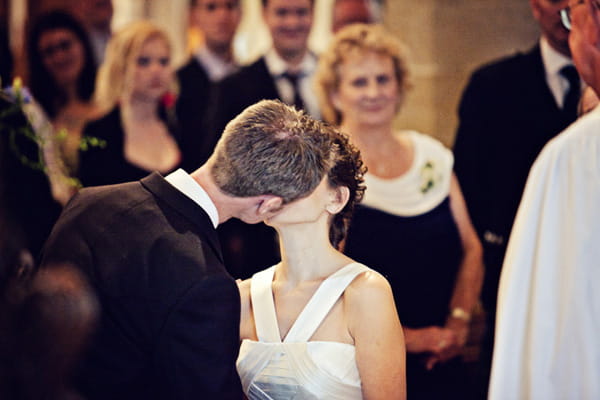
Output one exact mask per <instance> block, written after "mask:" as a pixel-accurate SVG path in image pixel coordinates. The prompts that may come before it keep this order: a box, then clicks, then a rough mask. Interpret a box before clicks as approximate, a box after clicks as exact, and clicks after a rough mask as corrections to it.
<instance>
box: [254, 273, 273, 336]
mask: <svg viewBox="0 0 600 400" xmlns="http://www.w3.org/2000/svg"><path fill="white" fill-rule="evenodd" d="M274 274H275V266H273V267H271V268H267V269H265V270H263V271H260V272H257V273H256V274H254V275H253V276H252V280H251V281H250V298H251V299H252V313H253V315H254V324H255V326H256V335H257V336H258V340H259V341H261V342H269V343H281V335H280V333H279V325H278V324H277V314H276V313H275V302H274V301H273V289H272V287H273V275H274Z"/></svg>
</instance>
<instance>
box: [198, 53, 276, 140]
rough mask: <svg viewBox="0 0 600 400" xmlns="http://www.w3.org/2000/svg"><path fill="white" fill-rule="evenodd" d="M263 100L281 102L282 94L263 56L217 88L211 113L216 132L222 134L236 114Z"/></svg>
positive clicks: (229, 77) (223, 81)
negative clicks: (278, 100) (280, 94)
mask: <svg viewBox="0 0 600 400" xmlns="http://www.w3.org/2000/svg"><path fill="white" fill-rule="evenodd" d="M264 99H267V100H275V99H279V93H278V92H277V87H276V86H275V81H274V80H273V78H272V77H271V74H270V73H269V70H268V69H267V64H266V62H265V59H264V57H261V58H259V59H258V60H257V61H255V62H254V63H252V64H250V65H248V66H245V67H243V68H241V69H240V70H239V71H238V72H236V73H235V74H232V75H230V76H228V77H227V78H225V79H223V80H222V81H221V82H220V83H219V84H218V85H217V89H216V93H215V99H214V103H213V104H214V107H213V108H212V109H211V110H210V114H211V119H212V130H213V132H215V133H217V134H218V135H220V133H221V132H223V129H224V128H225V125H227V123H228V122H229V121H231V120H232V119H233V118H234V117H235V116H236V115H238V114H239V113H241V112H242V111H243V110H244V109H245V108H246V107H248V106H251V105H252V104H254V103H256V102H258V101H260V100H264Z"/></svg>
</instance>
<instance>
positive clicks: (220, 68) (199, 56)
mask: <svg viewBox="0 0 600 400" xmlns="http://www.w3.org/2000/svg"><path fill="white" fill-rule="evenodd" d="M194 57H196V60H198V62H199V63H200V65H202V66H203V67H204V70H205V71H206V73H207V75H208V79H210V81H211V82H218V81H220V80H222V79H223V78H225V77H227V76H229V75H231V74H232V73H234V72H236V71H237V70H238V65H237V64H236V63H235V61H231V62H227V61H225V60H223V59H222V58H221V57H219V56H217V55H216V54H215V53H213V52H212V51H210V50H209V48H208V47H206V46H202V47H200V48H199V49H198V50H197V51H196V53H195V54H194Z"/></svg>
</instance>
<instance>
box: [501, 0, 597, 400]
mask: <svg viewBox="0 0 600 400" xmlns="http://www.w3.org/2000/svg"><path fill="white" fill-rule="evenodd" d="M569 6H570V10H569V12H570V21H571V22H572V32H571V35H570V47H571V51H572V53H573V59H574V62H575V65H576V67H577V69H578V71H579V73H580V74H581V76H582V78H583V79H584V80H585V81H586V83H587V84H589V85H590V86H591V87H592V88H593V89H594V90H595V91H596V93H599V92H600V91H599V89H600V22H599V21H600V3H599V2H598V0H585V1H580V0H571V1H570V2H569ZM563 14H564V13H563ZM565 17H567V16H566V15H565ZM568 21H569V20H567V22H568ZM507 159H508V160H510V155H509V154H507ZM489 399H490V400H512V399H515V400H516V399H519V400H520V399H532V400H537V399H540V400H542V399H543V400H553V399H557V400H558V399H600V108H597V109H595V110H593V111H592V112H590V113H589V114H587V115H585V116H584V117H582V118H581V119H579V120H578V121H576V122H575V123H574V124H573V125H571V126H570V127H569V128H567V129H566V130H565V131H564V132H563V133H561V134H560V135H559V136H557V137H556V138H555V139H554V140H552V141H551V142H549V143H548V144H547V145H546V147H545V148H544V150H543V151H542V153H541V154H540V156H539V157H538V159H537V161H536V162H535V164H534V165H533V167H532V169H531V171H530V175H529V178H528V181H527V186H526V188H525V192H524V194H523V198H522V201H521V205H520V208H519V211H518V213H517V217H516V220H515V224H514V227H513V231H512V234H511V237H510V241H509V245H508V250H507V253H506V258H505V260H504V266H503V269H502V276H501V280H500V288H499V294H498V310H497V320H496V343H495V346H494V358H493V364H492V376H491V381H490V388H489Z"/></svg>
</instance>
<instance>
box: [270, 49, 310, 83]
mask: <svg viewBox="0 0 600 400" xmlns="http://www.w3.org/2000/svg"><path fill="white" fill-rule="evenodd" d="M265 63H267V69H268V70H269V73H270V74H271V75H272V76H274V77H279V76H281V75H282V74H283V73H285V72H286V71H288V70H290V71H293V72H297V73H300V74H301V75H304V76H308V75H312V73H313V72H314V70H315V69H316V68H317V57H316V56H315V55H314V54H313V53H312V52H310V51H307V52H306V53H305V54H304V57H303V58H302V61H300V64H298V65H297V66H295V67H294V68H290V67H289V66H288V64H287V63H286V62H285V60H284V59H283V58H281V57H280V56H279V54H277V52H276V51H275V49H274V48H273V47H271V49H270V50H269V51H268V52H267V54H265Z"/></svg>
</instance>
